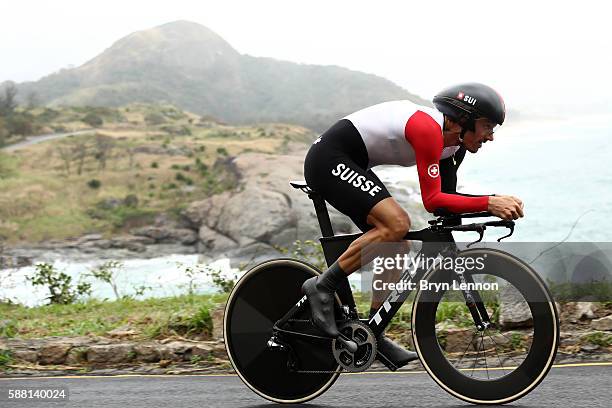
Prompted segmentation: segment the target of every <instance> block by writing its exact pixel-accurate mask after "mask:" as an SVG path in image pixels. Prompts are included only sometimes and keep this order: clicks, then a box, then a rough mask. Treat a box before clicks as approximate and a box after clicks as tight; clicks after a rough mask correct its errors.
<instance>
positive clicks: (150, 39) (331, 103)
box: [19, 21, 427, 130]
mask: <svg viewBox="0 0 612 408" xmlns="http://www.w3.org/2000/svg"><path fill="white" fill-rule="evenodd" d="M31 94H35V95H36V96H37V98H38V100H39V101H40V102H42V103H43V104H49V105H51V106H60V105H63V106H111V107H116V106H122V105H125V104H128V103H132V102H148V103H156V102H166V103H172V104H174V105H176V106H178V107H180V108H182V109H185V110H188V111H191V112H195V113H197V114H200V115H212V116H215V117H217V118H219V119H221V120H223V121H226V122H228V123H233V124H245V123H255V122H284V123H295V124H299V125H302V126H306V127H310V128H312V129H315V130H323V129H325V128H327V127H328V126H329V125H330V124H331V123H333V121H334V120H336V119H338V118H339V117H342V116H343V115H345V114H348V113H350V112H352V111H354V110H357V109H360V108H362V107H365V106H368V105H370V104H374V103H378V102H383V101H386V100H392V99H411V100H414V101H417V102H419V103H427V102H426V101H424V100H422V99H421V98H419V97H417V96H415V95H412V94H410V93H409V92H407V91H406V90H404V89H402V88H400V87H399V86H397V85H395V84H394V83H392V82H391V81H388V80H386V79H384V78H380V77H377V76H375V75H370V74H364V73H361V72H356V71H351V70H349V69H346V68H341V67H337V66H318V65H305V64H296V63H292V62H286V61H278V60H274V59H271V58H255V57H251V56H248V55H241V54H239V53H238V52H237V51H236V50H235V49H233V48H232V47H231V45H230V44H228V43H227V42H226V41H225V40H223V39H222V38H221V37H220V36H218V35H217V34H215V33H214V32H212V31H210V30H209V29H207V28H206V27H203V26H201V25H199V24H196V23H192V22H188V21H176V22H173V23H168V24H165V25H162V26H159V27H155V28H152V29H149V30H144V31H139V32H136V33H133V34H130V35H128V36H126V37H124V38H122V39H120V40H119V41H117V42H116V43H115V44H113V45H112V46H111V47H110V48H108V49H107V50H105V51H104V52H103V53H101V54H100V55H98V56H97V57H95V58H94V59H92V60H91V61H89V62H87V63H85V64H83V65H82V66H80V67H77V68H73V69H64V70H61V71H60V72H57V73H54V74H52V75H49V76H47V77H44V78H42V79H41V80H39V81H36V82H27V83H22V84H19V95H21V96H22V97H25V96H26V95H31Z"/></svg>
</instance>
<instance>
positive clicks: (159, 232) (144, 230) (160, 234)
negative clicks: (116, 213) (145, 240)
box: [130, 226, 170, 242]
mask: <svg viewBox="0 0 612 408" xmlns="http://www.w3.org/2000/svg"><path fill="white" fill-rule="evenodd" d="M130 233H132V234H134V235H138V236H144V237H149V238H151V239H153V240H154V241H155V242H160V241H163V240H165V239H167V238H169V237H170V229H168V228H164V227H153V226H148V227H141V228H134V229H132V230H131V231H130Z"/></svg>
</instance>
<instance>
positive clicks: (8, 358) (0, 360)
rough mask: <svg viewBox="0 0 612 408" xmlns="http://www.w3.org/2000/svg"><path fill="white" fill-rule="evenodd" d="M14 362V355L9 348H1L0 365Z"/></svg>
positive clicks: (3, 365) (4, 365)
mask: <svg viewBox="0 0 612 408" xmlns="http://www.w3.org/2000/svg"><path fill="white" fill-rule="evenodd" d="M12 362H13V356H12V354H11V352H10V351H9V350H0V367H6V366H7V365H9V364H11V363H12Z"/></svg>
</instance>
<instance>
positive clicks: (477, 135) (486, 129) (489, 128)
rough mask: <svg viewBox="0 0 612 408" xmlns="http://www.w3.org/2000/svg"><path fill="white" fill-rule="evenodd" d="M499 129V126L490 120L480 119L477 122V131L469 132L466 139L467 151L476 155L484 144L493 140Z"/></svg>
mask: <svg viewBox="0 0 612 408" xmlns="http://www.w3.org/2000/svg"><path fill="white" fill-rule="evenodd" d="M496 128H497V124H496V123H493V122H491V121H490V120H489V119H486V118H480V119H476V121H475V130H474V131H473V132H471V131H470V132H467V133H466V134H465V137H464V142H463V143H464V144H465V147H466V149H468V150H469V151H470V152H472V153H476V152H477V151H478V149H480V148H481V147H482V144H483V143H486V142H488V141H489V140H491V141H492V140H493V133H495V130H496Z"/></svg>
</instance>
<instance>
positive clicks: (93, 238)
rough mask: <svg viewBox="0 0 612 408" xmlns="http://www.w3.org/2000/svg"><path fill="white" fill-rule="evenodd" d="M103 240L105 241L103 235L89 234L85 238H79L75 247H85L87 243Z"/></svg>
mask: <svg viewBox="0 0 612 408" xmlns="http://www.w3.org/2000/svg"><path fill="white" fill-rule="evenodd" d="M101 239H103V237H102V235H101V234H87V235H83V236H81V237H79V238H78V239H77V240H76V241H75V245H76V246H79V245H83V244H84V243H86V242H90V241H99V240H101Z"/></svg>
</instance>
